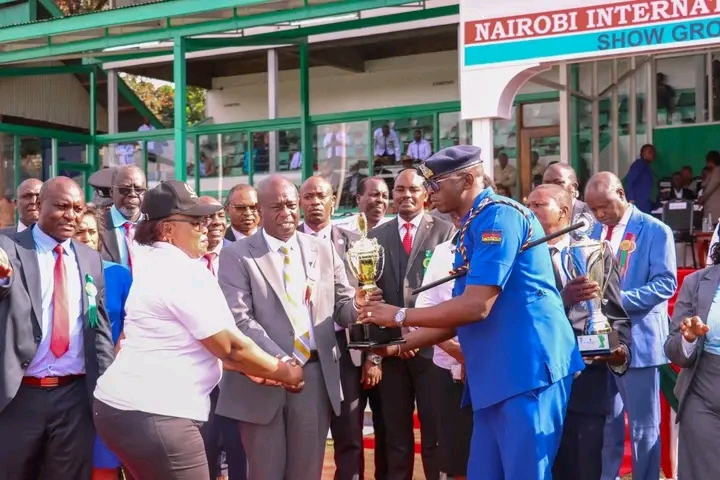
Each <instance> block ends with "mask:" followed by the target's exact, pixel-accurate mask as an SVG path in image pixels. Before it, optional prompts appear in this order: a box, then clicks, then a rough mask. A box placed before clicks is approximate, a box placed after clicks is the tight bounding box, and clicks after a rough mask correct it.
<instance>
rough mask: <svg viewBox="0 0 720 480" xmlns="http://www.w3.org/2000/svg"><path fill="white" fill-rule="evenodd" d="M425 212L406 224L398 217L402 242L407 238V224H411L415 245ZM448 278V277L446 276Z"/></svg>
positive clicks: (411, 236) (411, 233) (411, 235)
mask: <svg viewBox="0 0 720 480" xmlns="http://www.w3.org/2000/svg"><path fill="white" fill-rule="evenodd" d="M424 213H425V212H422V213H420V214H418V215H416V216H415V218H413V219H412V220H410V222H406V221H405V220H403V219H402V218H400V216H399V215H398V217H397V221H398V233H399V234H400V240H402V239H403V238H405V233H406V232H407V229H406V228H405V224H406V223H410V225H411V227H410V228H411V231H410V238H412V241H413V243H414V242H415V235H416V234H417V230H418V228H420V222H422V219H423V214H424ZM450 270H452V263H451V264H450ZM445 276H447V275H445Z"/></svg>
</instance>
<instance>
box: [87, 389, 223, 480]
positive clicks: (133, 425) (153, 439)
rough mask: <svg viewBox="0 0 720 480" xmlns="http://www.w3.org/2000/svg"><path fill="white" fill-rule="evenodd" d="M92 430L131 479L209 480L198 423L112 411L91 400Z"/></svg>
mask: <svg viewBox="0 0 720 480" xmlns="http://www.w3.org/2000/svg"><path fill="white" fill-rule="evenodd" d="M93 409H94V413H95V427H96V428H97V432H98V434H99V435H100V438H102V439H103V440H104V441H105V444H106V445H107V446H108V447H109V448H110V450H112V451H113V452H114V453H115V455H117V456H118V458H119V459H120V462H121V463H122V465H123V468H124V469H125V470H128V471H129V472H130V474H131V475H132V476H133V478H134V479H135V480H210V475H209V472H208V463H207V458H206V457H205V445H204V443H203V439H202V435H200V426H201V425H202V422H198V421H195V420H189V419H187V418H176V417H167V416H164V415H153V414H150V413H144V412H138V411H132V410H130V411H125V410H118V409H116V408H113V407H111V406H109V405H107V404H105V403H103V402H100V401H98V400H95V404H94V406H93Z"/></svg>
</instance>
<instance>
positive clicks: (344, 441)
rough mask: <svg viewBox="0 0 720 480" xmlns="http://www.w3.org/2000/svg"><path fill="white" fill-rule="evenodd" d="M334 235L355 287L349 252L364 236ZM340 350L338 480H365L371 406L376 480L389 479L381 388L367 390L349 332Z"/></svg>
mask: <svg viewBox="0 0 720 480" xmlns="http://www.w3.org/2000/svg"><path fill="white" fill-rule="evenodd" d="M298 230H299V231H301V232H304V231H305V226H304V225H300V227H299V228H298ZM330 236H331V240H332V243H333V245H334V246H335V251H336V252H337V253H338V255H339V256H340V258H342V259H343V262H345V271H346V272H347V276H348V280H349V282H350V284H351V285H352V286H353V287H355V286H356V285H357V280H356V279H355V277H354V276H353V274H352V271H351V270H350V267H349V266H348V263H347V259H346V253H347V250H348V248H349V247H350V245H351V244H352V242H354V241H356V240H358V239H360V235H358V234H357V233H355V232H350V231H348V230H344V229H342V228H339V227H335V226H333V227H331V230H330ZM335 338H336V340H337V343H338V347H339V350H340V384H341V385H342V391H343V401H342V404H341V406H340V415H333V417H332V419H331V420H330V431H331V432H332V438H333V443H334V445H333V449H334V451H335V477H334V478H335V480H357V479H362V478H364V470H365V468H364V458H365V447H364V444H363V426H364V423H365V407H366V405H367V404H368V402H369V403H370V409H371V410H372V416H373V429H374V431H375V479H376V480H385V476H386V475H387V460H386V459H385V429H384V426H383V422H382V414H381V412H380V396H379V390H378V388H373V389H371V390H365V389H364V388H363V386H362V384H361V383H360V379H361V376H362V368H361V367H362V361H363V358H362V355H359V352H357V354H356V355H357V357H360V358H356V361H355V362H357V363H359V364H360V365H357V364H356V363H355V362H354V361H353V359H352V357H351V355H352V352H350V351H349V350H348V348H347V337H346V330H340V331H338V332H336V333H335Z"/></svg>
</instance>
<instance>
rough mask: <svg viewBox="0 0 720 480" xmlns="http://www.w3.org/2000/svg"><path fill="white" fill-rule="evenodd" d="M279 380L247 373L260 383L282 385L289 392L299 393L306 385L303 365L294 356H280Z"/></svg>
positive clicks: (277, 374)
mask: <svg viewBox="0 0 720 480" xmlns="http://www.w3.org/2000/svg"><path fill="white" fill-rule="evenodd" d="M276 376H277V377H278V378H281V379H278V380H271V379H269V378H262V377H255V376H252V375H247V377H248V378H249V379H250V380H252V381H253V382H255V383H257V384H258V385H267V386H268V387H282V388H284V389H285V390H287V391H288V392H292V393H297V392H299V391H301V390H302V389H303V387H304V386H305V380H304V377H303V369H302V365H300V364H299V363H298V361H297V360H295V359H294V358H290V359H285V360H282V359H280V358H278V370H277V372H276Z"/></svg>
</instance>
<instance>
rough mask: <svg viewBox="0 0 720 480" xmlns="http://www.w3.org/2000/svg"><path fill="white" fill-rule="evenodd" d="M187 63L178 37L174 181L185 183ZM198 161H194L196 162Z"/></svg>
mask: <svg viewBox="0 0 720 480" xmlns="http://www.w3.org/2000/svg"><path fill="white" fill-rule="evenodd" d="M186 75H187V63H186V62H185V39H184V38H182V37H178V38H176V39H175V42H174V43H173V81H174V82H173V83H175V116H174V118H175V122H174V125H173V130H174V138H175V142H174V143H175V180H179V181H181V182H186V181H187V112H186V111H185V109H186V107H187V79H186ZM198 160H199V159H196V161H198Z"/></svg>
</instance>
